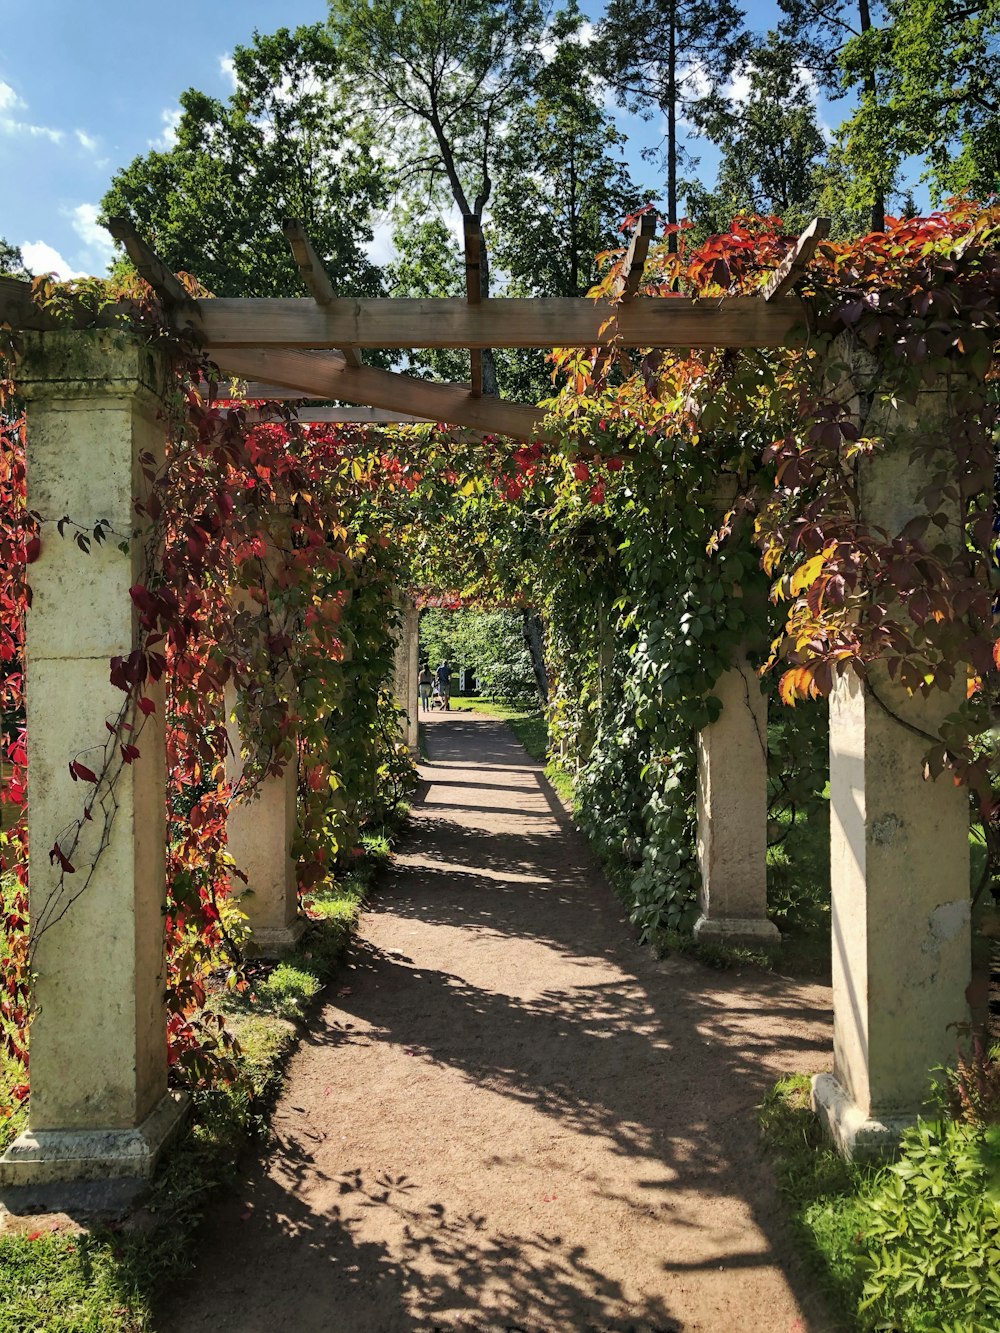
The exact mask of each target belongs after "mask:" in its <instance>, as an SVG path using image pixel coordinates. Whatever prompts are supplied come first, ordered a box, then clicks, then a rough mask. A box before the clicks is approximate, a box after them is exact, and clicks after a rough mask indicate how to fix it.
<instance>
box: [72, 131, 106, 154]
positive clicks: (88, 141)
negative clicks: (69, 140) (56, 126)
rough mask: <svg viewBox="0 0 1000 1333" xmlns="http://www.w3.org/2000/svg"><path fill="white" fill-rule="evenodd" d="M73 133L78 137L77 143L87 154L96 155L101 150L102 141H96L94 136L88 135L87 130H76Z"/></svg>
mask: <svg viewBox="0 0 1000 1333" xmlns="http://www.w3.org/2000/svg"><path fill="white" fill-rule="evenodd" d="M73 133H74V134H75V135H76V141H77V143H78V144H79V145H80V147H81V148H83V149H84V150H85V151H86V152H88V153H96V152H97V151H98V149H99V148H100V146H101V145H100V140H98V139H95V138H94V136H93V135H92V134H88V133H87V131H86V130H74V131H73Z"/></svg>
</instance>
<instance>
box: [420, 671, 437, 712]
mask: <svg viewBox="0 0 1000 1333" xmlns="http://www.w3.org/2000/svg"><path fill="white" fill-rule="evenodd" d="M433 688H434V677H433V675H431V668H430V663H429V662H425V663H424V664H423V666H422V667H421V668H420V675H419V676H418V677H417V689H418V691H419V693H420V703H421V705H422V706H423V710H424V712H425V713H429V712H430V711H431V690H432V689H433Z"/></svg>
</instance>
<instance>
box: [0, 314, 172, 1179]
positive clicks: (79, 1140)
mask: <svg viewBox="0 0 1000 1333" xmlns="http://www.w3.org/2000/svg"><path fill="white" fill-rule="evenodd" d="M22 337H23V358H22V361H21V366H20V370H19V373H18V386H19V389H20V390H21V392H22V393H23V394H24V396H25V398H26V399H27V403H28V503H29V504H30V506H31V508H32V509H35V510H37V511H38V512H39V513H40V514H41V515H42V516H43V518H44V519H46V520H48V521H49V522H48V523H47V524H46V526H45V528H44V529H43V532H44V536H43V540H42V547H41V554H40V556H39V559H38V561H37V562H36V563H35V564H33V565H32V566H31V567H30V570H29V573H30V582H31V590H32V605H31V609H30V611H29V613H28V617H27V636H26V648H25V665H26V683H27V719H28V747H29V754H28V761H29V784H30V793H31V808H30V816H29V818H30V832H31V853H30V866H29V870H30V915H31V922H32V934H33V947H34V969H35V972H36V981H35V985H34V1002H35V1011H36V1012H35V1016H34V1020H33V1024H32V1028H31V1101H30V1108H29V1119H28V1129H27V1130H26V1131H25V1132H24V1133H23V1134H21V1135H20V1137H19V1138H18V1139H17V1140H15V1142H14V1143H13V1144H12V1145H11V1146H10V1147H9V1148H8V1150H7V1151H6V1153H5V1154H4V1155H3V1158H2V1159H0V1183H2V1184H3V1185H4V1186H12V1185H13V1186H19V1185H28V1186H31V1187H37V1186H39V1185H43V1184H46V1183H47V1182H58V1181H74V1180H94V1179H101V1178H105V1177H118V1178H120V1177H144V1176H148V1175H150V1174H151V1173H152V1171H153V1168H154V1165H155V1162H156V1159H157V1156H158V1154H159V1152H160V1149H161V1148H162V1146H163V1144H164V1142H165V1140H166V1139H167V1137H168V1135H169V1134H170V1133H171V1131H172V1130H173V1129H174V1127H175V1126H176V1125H177V1124H178V1122H179V1119H180V1117H181V1115H182V1111H183V1106H182V1102H181V1100H180V1099H179V1098H177V1097H175V1096H173V1095H171V1094H170V1093H168V1091H167V1043H166V1014H165V1010H164V933H163V905H164V896H165V843H166V826H165V819H166V815H165V809H166V788H165V782H166V769H165V762H166V761H165V743H164V709H163V694H162V689H161V688H160V687H158V686H152V685H150V687H149V688H148V690H147V693H148V695H149V697H151V698H152V699H153V701H154V703H155V705H156V709H155V712H153V713H152V714H151V716H150V717H148V718H146V719H145V720H142V719H137V720H136V731H135V732H134V733H133V734H132V735H131V736H130V739H132V740H133V741H134V743H135V744H136V746H137V747H138V749H139V751H140V756H141V757H140V758H139V759H138V760H137V761H136V762H135V763H133V764H122V765H121V770H120V772H119V773H118V774H117V777H116V778H115V781H114V786H113V801H112V800H111V799H110V798H109V791H108V788H107V787H106V786H105V785H103V784H102V786H101V787H99V788H98V789H97V792H96V797H97V799H96V801H95V804H94V807H93V818H92V820H91V821H88V822H85V823H84V824H83V825H82V830H81V832H80V835H79V838H78V839H77V840H76V845H75V847H73V848H72V854H71V857H70V859H71V862H72V864H73V866H74V871H75V873H73V874H66V875H65V878H64V879H63V881H62V882H60V874H59V868H58V866H54V865H52V864H51V863H50V858H49V850H50V848H51V847H52V846H53V844H54V843H55V842H56V840H57V839H59V840H60V846H63V844H64V843H65V844H66V845H65V846H64V851H65V852H66V853H67V854H69V852H70V846H71V845H72V842H73V834H72V830H73V829H74V828H75V827H76V821H77V820H78V819H79V818H80V817H81V815H82V812H83V807H84V803H85V801H86V799H87V797H88V795H93V794H94V788H93V787H91V786H90V785H89V784H86V783H84V782H82V781H81V782H73V781H72V780H71V778H70V774H69V771H68V765H69V763H70V761H72V760H73V759H75V758H79V759H80V761H81V762H82V763H84V764H86V765H87V767H89V768H92V769H93V770H94V771H97V772H100V771H101V768H102V764H103V756H102V751H103V749H104V746H105V744H106V743H109V733H108V731H107V729H106V727H105V720H106V719H107V718H109V717H110V718H114V717H115V716H116V715H117V714H118V712H119V710H120V708H121V706H122V702H123V698H124V696H123V695H122V693H121V691H120V690H118V689H116V688H115V687H114V686H112V685H111V684H110V682H109V661H110V658H111V657H112V656H115V655H119V654H121V655H125V656H127V655H128V654H129V653H130V652H131V651H132V650H133V649H134V648H136V647H137V646H138V645H139V642H140V639H139V632H138V628H137V621H136V616H135V614H134V611H133V607H132V603H131V600H130V597H129V588H130V587H131V586H132V585H133V584H134V583H136V582H138V581H140V580H141V579H142V578H143V577H144V570H143V551H142V538H141V536H140V537H138V538H137V537H135V536H132V533H133V531H134V529H135V527H136V523H137V518H136V514H135V512H134V510H133V504H132V501H133V496H134V494H136V493H137V492H138V491H139V490H140V489H141V486H140V483H139V477H140V471H139V465H138V458H139V455H140V454H141V453H143V452H145V451H148V452H149V453H150V454H152V455H153V456H154V457H155V458H162V455H163V443H164V429H163V424H162V422H161V421H160V420H158V419H157V411H158V409H159V407H160V393H161V390H162V387H163V383H164V372H165V367H164V365H163V363H162V361H161V359H160V358H159V357H158V356H156V355H155V354H154V353H152V352H151V351H150V349H149V348H148V347H147V346H145V345H144V344H143V342H142V341H141V340H139V339H136V338H133V337H131V336H130V335H128V334H125V333H122V332H112V331H106V330H88V331H58V332H52V333H45V334H28V333H26V334H24V335H23V336H22ZM63 515H68V516H69V518H70V519H71V520H72V521H73V522H74V523H76V524H79V525H80V527H81V528H83V529H89V530H92V529H93V528H94V525H95V524H96V523H97V522H98V521H99V520H102V519H103V520H106V521H107V522H109V523H110V524H111V526H112V528H113V535H112V536H111V537H110V538H109V540H108V541H106V542H104V543H102V544H98V543H94V544H93V545H92V547H91V550H90V553H89V555H84V554H83V552H82V551H80V550H79V549H78V548H77V546H76V545H75V543H74V542H73V541H72V539H71V537H70V536H69V535H67V537H66V538H65V539H64V538H61V537H59V536H58V535H57V534H56V531H55V527H54V524H52V520H55V519H60V518H62V517H63ZM50 524H51V525H50ZM120 543H123V544H125V545H126V546H127V550H128V553H127V554H126V553H123V551H122V550H121V549H120ZM140 721H141V727H140V725H139V723H140ZM115 767H117V765H115ZM101 797H104V798H105V800H104V802H103V804H102V802H101V799H100V798H101ZM112 805H114V807H115V808H114V813H113V817H111V818H109V817H108V815H109V812H110V811H111V808H112ZM67 830H70V832H67ZM51 1197H52V1196H50V1198H51ZM58 1197H59V1196H58V1194H57V1196H56V1202H58Z"/></svg>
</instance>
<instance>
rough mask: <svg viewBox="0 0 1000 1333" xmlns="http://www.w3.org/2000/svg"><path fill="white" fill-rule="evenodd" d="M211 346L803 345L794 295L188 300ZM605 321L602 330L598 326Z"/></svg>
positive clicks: (802, 318) (801, 310) (801, 317)
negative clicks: (616, 299) (621, 301)
mask: <svg viewBox="0 0 1000 1333" xmlns="http://www.w3.org/2000/svg"><path fill="white" fill-rule="evenodd" d="M195 305H196V307H197V311H198V315H199V317H200V321H201V325H202V327H203V329H204V333H205V340H206V343H207V345H208V347H209V348H217V349H222V348H242V347H324V348H337V347H339V348H343V347H384V348H391V347H400V348H414V347H467V348H474V347H480V348H484V347H539V348H542V349H549V348H552V347H600V346H603V345H605V344H610V343H612V342H613V341H614V340H615V339H619V340H620V341H621V343H623V344H624V345H626V346H629V347H733V348H738V347H780V346H783V345H785V344H788V343H794V342H797V341H801V337H802V335H803V334H804V332H805V311H804V308H803V306H802V303H801V301H800V300H799V299H798V297H795V296H778V297H775V298H774V299H773V300H771V301H762V300H761V299H760V297H759V296H723V297H712V298H707V299H701V300H700V299H698V298H697V297H691V296H662V297H646V296H637V297H635V298H634V299H633V300H632V301H629V302H628V303H627V304H625V305H623V306H618V307H615V306H612V305H610V304H608V303H607V302H605V301H600V302H595V301H592V300H589V299H587V298H583V297H581V298H576V297H526V298H507V299H493V298H491V299H488V300H485V301H482V302H480V304H479V305H469V304H468V303H467V302H466V301H464V300H462V299H460V298H459V299H456V298H437V299H435V298H415V299H389V298H377V297H372V298H367V297H366V298H360V299H345V298H343V297H340V298H337V299H335V300H333V301H331V302H330V304H329V305H326V306H318V305H316V303H315V302H314V301H311V300H307V299H301V298H299V299H296V298H291V299H287V298H285V299H282V298H275V299H267V298H254V297H242V298H238V299H232V298H228V297H223V298H218V299H213V300H205V301H197V302H196V303H195ZM609 319H611V320H612V323H611V325H610V326H609V327H608V328H606V329H604V330H603V331H602V327H601V326H602V325H603V324H605V323H607V321H608V320H609Z"/></svg>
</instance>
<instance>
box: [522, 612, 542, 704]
mask: <svg viewBox="0 0 1000 1333" xmlns="http://www.w3.org/2000/svg"><path fill="white" fill-rule="evenodd" d="M521 615H522V618H523V623H522V625H521V633H522V634H523V635H524V641H525V643H526V644H527V645H528V652H529V653H530V654H531V666H532V670H533V671H534V673H535V688H536V689H537V691H538V697H539V699H540V700H541V703H542V706H543V707H544V706H545V704H547V703H548V702H549V678H548V675H547V673H546V670H545V642H544V634H543V631H542V621H541V617H540V616H538V615H537V613H536V612H534V611H527V610H525V611H522V612H521Z"/></svg>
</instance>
